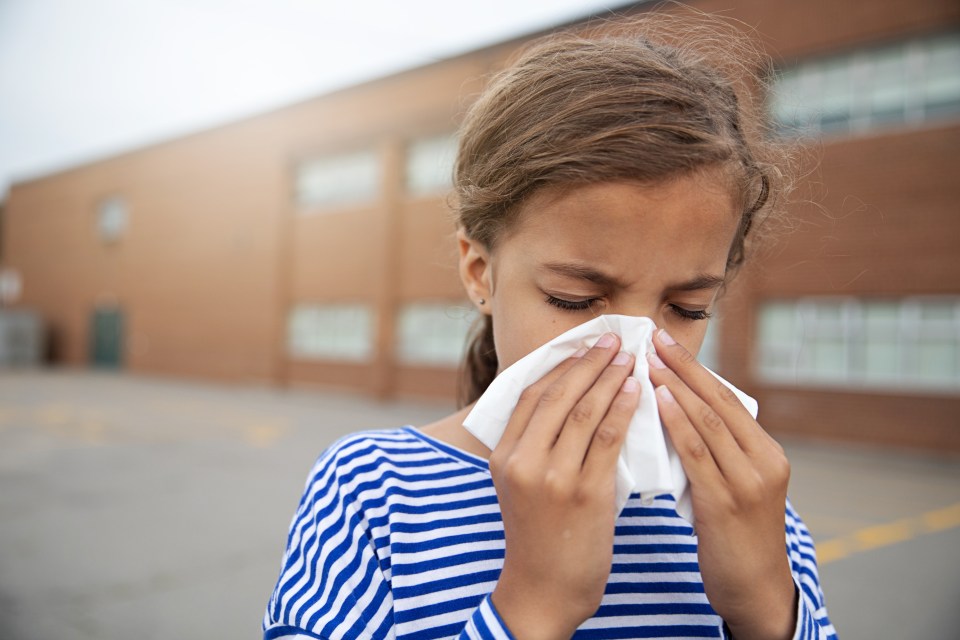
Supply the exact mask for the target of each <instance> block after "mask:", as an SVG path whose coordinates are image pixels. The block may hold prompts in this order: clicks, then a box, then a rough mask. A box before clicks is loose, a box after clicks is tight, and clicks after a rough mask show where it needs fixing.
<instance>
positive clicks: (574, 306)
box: [547, 294, 600, 311]
mask: <svg viewBox="0 0 960 640" xmlns="http://www.w3.org/2000/svg"><path fill="white" fill-rule="evenodd" d="M599 301H600V299H599V298H587V299H586V300H564V299H563V298H557V297H556V296H551V295H550V294H547V304H552V305H553V306H555V307H557V308H558V309H563V310H564V311H586V310H587V309H589V308H590V307H591V305H593V304H594V303H595V302H599Z"/></svg>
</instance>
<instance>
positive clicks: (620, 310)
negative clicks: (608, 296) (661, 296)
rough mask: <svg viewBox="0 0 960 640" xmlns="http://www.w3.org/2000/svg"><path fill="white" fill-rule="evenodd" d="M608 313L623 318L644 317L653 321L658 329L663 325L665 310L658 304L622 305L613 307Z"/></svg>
mask: <svg viewBox="0 0 960 640" xmlns="http://www.w3.org/2000/svg"><path fill="white" fill-rule="evenodd" d="M606 313H614V314H618V315H622V316H633V317H637V318H639V317H644V318H650V319H651V320H653V323H654V324H655V325H657V326H658V327H659V326H661V325H662V324H663V317H662V316H663V310H662V309H661V308H660V306H659V305H656V304H642V303H634V304H620V305H614V306H611V307H610V308H609V309H608V310H607V311H606Z"/></svg>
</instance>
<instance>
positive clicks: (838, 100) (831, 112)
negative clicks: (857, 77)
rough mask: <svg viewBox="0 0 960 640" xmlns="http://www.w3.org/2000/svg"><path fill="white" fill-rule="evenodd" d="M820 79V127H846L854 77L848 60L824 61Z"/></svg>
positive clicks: (832, 128)
mask: <svg viewBox="0 0 960 640" xmlns="http://www.w3.org/2000/svg"><path fill="white" fill-rule="evenodd" d="M821 73H822V77H821V80H820V128H821V129H822V130H823V131H835V130H837V129H846V128H847V127H848V126H849V121H850V115H851V114H850V106H851V104H852V102H853V92H852V77H851V74H850V62H849V61H848V60H832V61H829V62H827V63H824V65H823V67H822V69H821Z"/></svg>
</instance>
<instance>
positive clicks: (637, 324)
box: [463, 315, 757, 523]
mask: <svg viewBox="0 0 960 640" xmlns="http://www.w3.org/2000/svg"><path fill="white" fill-rule="evenodd" d="M655 330H656V325H654V323H653V321H652V320H651V319H650V318H644V317H633V316H622V315H602V316H598V317H596V318H594V319H592V320H590V321H588V322H585V323H583V324H581V325H579V326H577V327H574V328H573V329H570V330H569V331H567V332H566V333H564V334H562V335H560V336H558V337H556V338H554V339H553V340H551V341H550V342H548V343H547V344H545V345H543V346H541V347H539V348H537V349H536V350H534V351H532V352H531V353H529V354H528V355H526V356H525V357H523V358H521V359H520V360H518V361H517V362H516V363H514V364H513V365H511V366H510V367H508V368H507V369H505V370H504V371H502V372H501V373H500V374H499V375H498V376H497V377H496V378H495V379H494V380H493V382H492V383H491V384H490V386H489V387H488V388H487V390H486V391H485V392H484V393H483V395H482V396H481V397H480V399H479V400H477V403H476V405H474V407H473V409H472V410H471V411H470V414H469V415H468V416H467V418H466V420H464V423H463V426H464V427H466V429H467V430H468V431H469V432H470V433H472V434H473V435H474V436H475V437H476V438H477V439H478V440H480V441H481V442H482V443H483V444H485V445H486V446H487V447H489V448H490V450H493V448H494V447H496V446H497V443H498V442H499V441H500V438H501V437H502V436H503V432H504V429H505V428H506V426H507V422H508V421H509V420H510V416H511V415H512V414H513V410H514V408H515V407H516V406H517V402H518V401H519V400H520V394H521V392H522V391H523V390H524V389H525V388H527V387H528V386H530V385H531V384H533V383H534V382H536V381H537V380H539V379H540V378H542V377H543V376H544V375H545V374H546V373H548V372H549V371H551V370H552V369H553V368H554V367H556V366H557V365H558V364H560V363H561V362H563V361H564V360H566V359H567V358H569V357H570V356H572V355H573V354H574V353H575V352H576V351H577V350H578V349H580V348H581V347H587V348H589V347H592V346H593V345H594V343H596V341H597V340H598V339H599V338H600V336H602V335H603V334H604V333H607V332H612V333H615V334H617V335H619V336H620V338H621V347H620V348H621V350H623V351H627V352H629V353H631V354H633V355H634V356H635V357H636V364H635V365H634V369H633V376H634V377H635V378H636V379H637V380H638V381H639V382H640V405H639V407H638V408H637V412H636V413H635V414H634V416H633V419H632V420H631V421H630V425H629V427H628V430H627V437H626V441H625V442H624V445H623V449H622V450H621V452H620V458H619V459H618V461H617V485H616V487H617V489H616V507H617V513H618V514H619V513H620V512H621V511H622V510H623V507H624V506H625V505H626V503H627V499H628V498H629V497H630V495H631V494H634V493H639V494H640V500H641V501H642V503H643V504H650V503H651V502H652V500H653V499H654V498H655V497H656V496H659V495H663V494H667V493H669V494H671V495H673V497H674V498H675V499H676V502H677V507H676V509H677V513H678V514H679V515H680V516H681V517H682V518H684V519H685V520H686V521H687V522H690V523H693V503H692V502H691V499H690V493H689V486H688V482H687V476H686V474H685V473H684V471H683V466H682V465H681V464H680V457H679V456H678V455H677V453H676V451H674V449H673V446H672V444H671V443H670V440H669V438H668V437H667V436H666V434H665V432H664V430H663V426H662V424H661V422H660V414H659V413H658V411H657V399H656V395H655V394H654V389H653V383H652V382H651V381H650V374H649V368H648V364H647V358H646V354H647V353H652V352H653V351H654V348H653V332H654V331H655ZM707 370H708V371H710V370H709V369H707ZM710 373H712V374H713V375H714V376H715V377H716V378H717V379H718V380H719V381H720V382H722V383H723V384H724V385H726V386H727V387H729V388H730V390H731V391H733V392H734V394H736V396H737V398H738V399H739V400H740V402H742V403H743V405H744V407H746V408H747V410H748V411H749V412H750V415H752V416H753V417H754V418H756V417H757V401H756V400H754V399H753V398H751V397H750V396H748V395H747V394H745V393H743V392H742V391H740V390H739V389H737V388H736V387H734V386H733V385H732V384H730V383H729V382H727V381H726V380H724V379H723V378H721V377H720V376H718V375H717V374H716V373H714V372H713V371H710Z"/></svg>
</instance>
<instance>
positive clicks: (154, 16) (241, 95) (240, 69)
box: [0, 0, 629, 198]
mask: <svg viewBox="0 0 960 640" xmlns="http://www.w3.org/2000/svg"><path fill="white" fill-rule="evenodd" d="M626 4H629V2H624V1H623V0H619V1H617V0H483V1H482V2H481V1H475V0H462V1H456V0H446V1H442V0H364V1H362V2H350V1H347V0H0V198H2V197H3V196H4V195H5V194H6V191H7V189H8V187H9V185H10V183H12V182H15V181H18V180H23V179H27V178H31V177H36V176H41V175H45V174H48V173H52V172H54V171H57V170H59V169H63V168H67V167H70V166H74V165H76V164H80V163H83V162H86V161H89V160H92V159H96V158H101V157H105V156H109V155H113V154H115V153H118V152H120V151H125V150H128V149H132V148H136V147H139V146H142V145H144V144H148V143H151V142H156V141H159V140H164V139H167V138H170V137H175V136H177V135H182V134H184V133H188V132H192V131H197V130H200V129H204V128H206V127H209V126H211V125H216V124H220V123H223V122H227V121H230V120H235V119H237V118H240V117H243V116H246V115H250V114H253V113H259V112H262V111H266V110H269V109H270V108H273V107H277V106H281V105H284V104H289V103H291V102H296V101H298V100H302V99H304V98H308V97H310V96H314V95H318V94H321V93H324V92H326V91H330V90H331V89H334V88H336V87H341V86H345V85H350V84H355V83H357V82H360V81H362V80H365V79H369V78H371V77H376V76H380V75H385V74H388V73H390V72H393V71H397V70H399V69H403V68H408V67H413V66H418V65H421V64H425V63H428V62H431V61H433V60H436V59H438V58H444V57H448V56H450V55H453V54H456V53H460V52H463V51H468V50H471V49H475V48H478V47H481V46H484V45H487V44H491V43H494V42H498V41H501V40H505V39H508V38H510V37H513V36H517V35H522V34H525V33H527V32H530V31H535V30H537V29H540V28H545V27H550V26H553V25H556V24H559V23H562V22H566V21H568V20H571V19H574V18H580V17H584V16H587V15H590V14H594V13H599V12H603V11H605V10H607V9H610V8H616V7H622V6H624V5H626Z"/></svg>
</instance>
